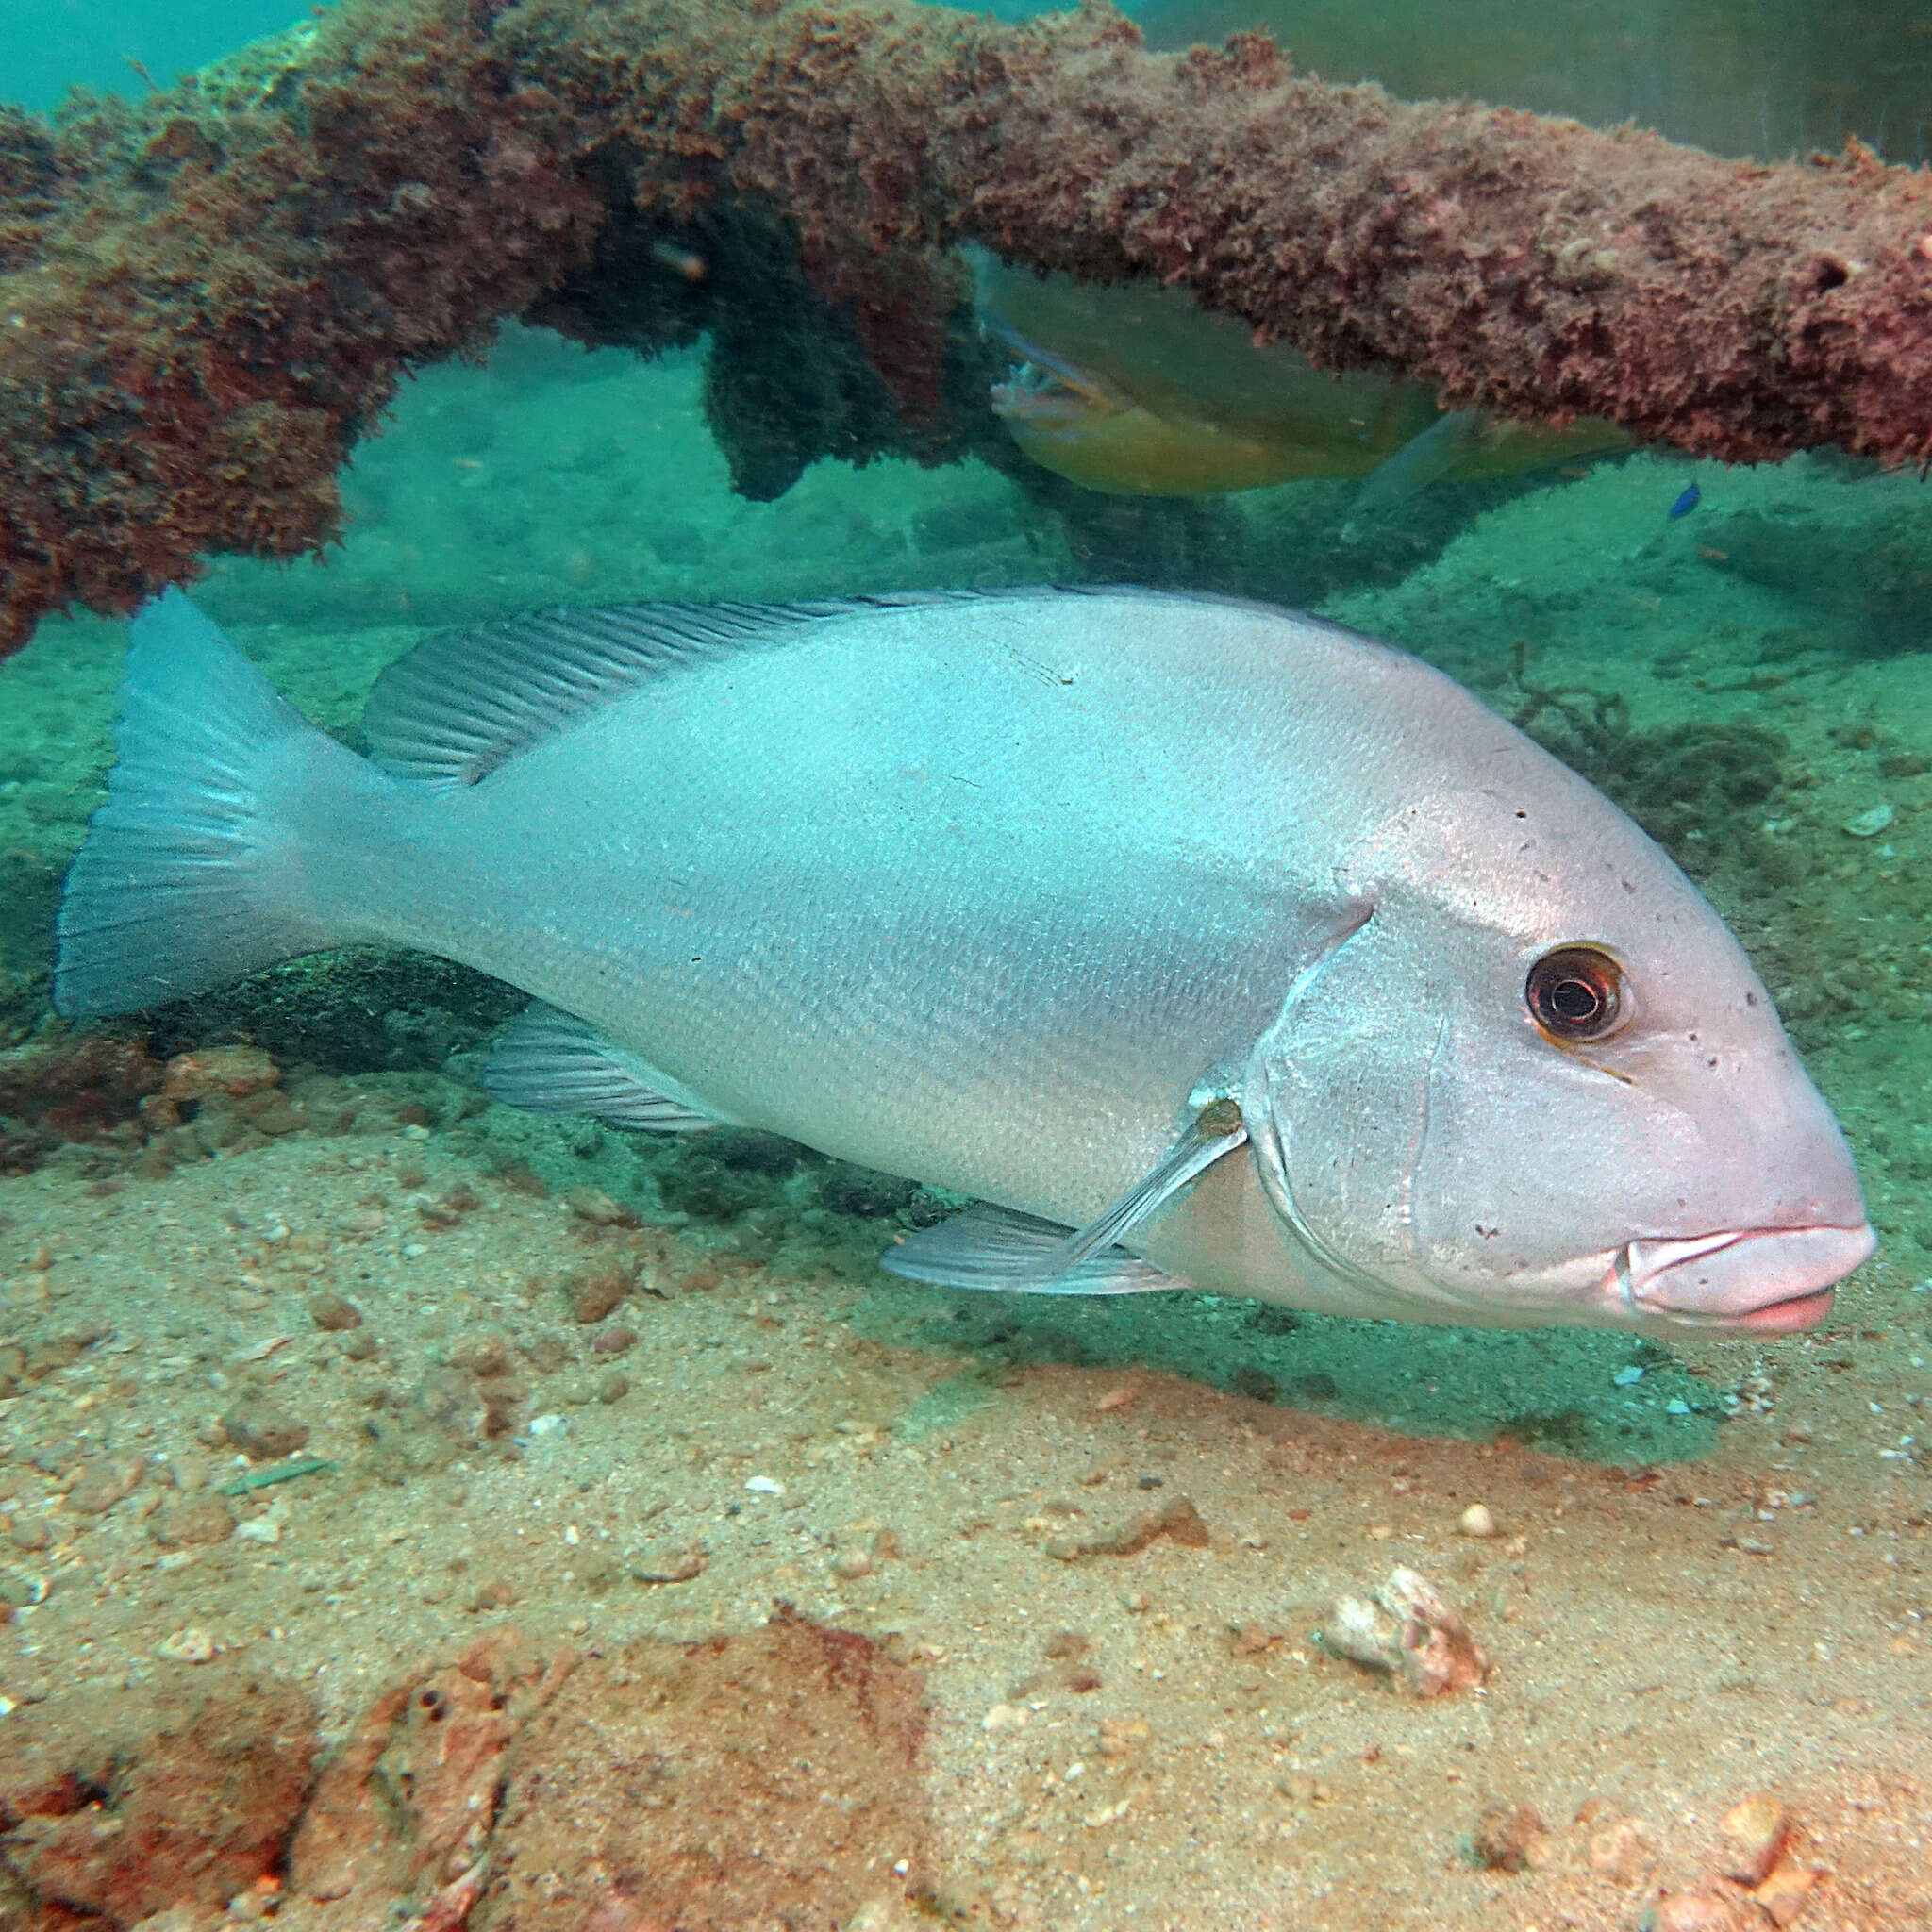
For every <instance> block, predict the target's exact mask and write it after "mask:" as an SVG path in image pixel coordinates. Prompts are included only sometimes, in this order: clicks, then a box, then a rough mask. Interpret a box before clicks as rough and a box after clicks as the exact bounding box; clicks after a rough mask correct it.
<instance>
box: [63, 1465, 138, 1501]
mask: <svg viewBox="0 0 1932 1932" xmlns="http://www.w3.org/2000/svg"><path fill="white" fill-rule="evenodd" d="M145 1474H147V1458H146V1457H142V1456H118V1457H105V1456H103V1457H91V1458H90V1459H89V1460H88V1461H86V1462H83V1463H82V1464H81V1465H80V1469H79V1471H78V1473H77V1474H75V1478H74V1484H73V1487H72V1488H71V1489H69V1491H67V1504H68V1507H69V1508H71V1509H78V1510H79V1511H80V1513H81V1514H82V1515H83V1516H105V1515H106V1514H107V1513H108V1510H109V1509H111V1508H112V1507H114V1505H115V1504H116V1503H118V1502H120V1501H121V1500H122V1499H123V1498H124V1497H125V1496H130V1495H132V1494H133V1493H134V1491H135V1490H136V1489H138V1488H139V1487H140V1484H141V1479H142V1476H143V1475H145Z"/></svg>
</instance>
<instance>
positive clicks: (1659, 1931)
mask: <svg viewBox="0 0 1932 1932" xmlns="http://www.w3.org/2000/svg"><path fill="white" fill-rule="evenodd" d="M1640 1925H1641V1932H1746V1928H1745V1925H1744V1922H1743V1921H1742V1920H1741V1919H1740V1917H1739V1915H1738V1913H1737V1911H1736V1909H1735V1908H1734V1907H1732V1905H1731V1903H1730V1901H1729V1900H1728V1899H1723V1898H1717V1897H1714V1896H1713V1895H1712V1894H1711V1893H1709V1892H1707V1891H1667V1892H1665V1893H1664V1895H1663V1896H1662V1897H1661V1898H1659V1899H1658V1900H1657V1903H1656V1904H1655V1905H1654V1906H1652V1907H1651V1908H1650V1909H1649V1910H1648V1911H1647V1912H1645V1913H1644V1915H1643V1917H1642V1919H1641V1921H1640Z"/></svg>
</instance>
